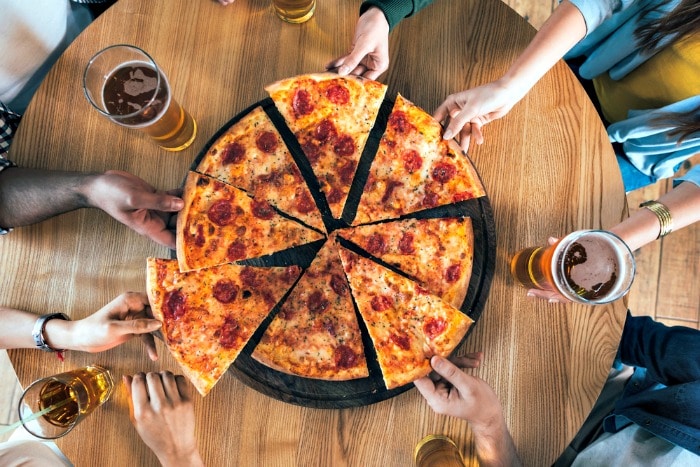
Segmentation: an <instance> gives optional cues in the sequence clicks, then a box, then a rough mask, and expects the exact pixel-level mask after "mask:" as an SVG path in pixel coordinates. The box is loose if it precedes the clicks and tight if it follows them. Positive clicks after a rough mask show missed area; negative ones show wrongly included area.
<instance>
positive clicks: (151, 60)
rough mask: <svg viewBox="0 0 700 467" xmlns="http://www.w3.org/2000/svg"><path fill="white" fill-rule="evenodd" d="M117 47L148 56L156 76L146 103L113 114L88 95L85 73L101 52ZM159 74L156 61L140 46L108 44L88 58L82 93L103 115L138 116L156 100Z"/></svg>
mask: <svg viewBox="0 0 700 467" xmlns="http://www.w3.org/2000/svg"><path fill="white" fill-rule="evenodd" d="M117 47H125V48H129V49H133V50H136V51H138V52H140V53H142V54H144V55H145V56H146V57H147V58H148V60H150V62H151V63H150V64H151V65H153V68H154V69H155V70H156V78H157V82H156V88H155V90H154V91H153V96H151V98H150V99H149V101H148V102H147V103H146V105H144V106H143V107H141V108H140V109H138V110H136V111H135V112H132V113H129V114H123V115H114V114H111V113H109V112H105V111H104V110H102V109H101V108H100V107H99V106H98V105H97V104H95V102H94V101H93V99H92V97H91V96H90V93H89V92H88V90H87V89H88V88H87V75H88V70H89V69H90V65H92V63H93V62H94V61H95V60H97V58H98V57H99V56H100V55H102V54H103V53H105V52H107V51H108V50H110V49H115V48H117ZM115 69H116V68H115ZM161 74H162V72H161V69H160V67H158V64H157V63H156V61H155V60H154V59H153V57H151V55H150V54H149V53H148V52H146V51H145V50H143V49H142V48H141V47H138V46H135V45H131V44H113V45H110V46H108V47H105V48H104V49H101V50H99V51H97V52H96V53H95V54H94V55H93V56H92V57H91V58H90V60H88V62H87V65H85V71H84V72H83V93H84V94H85V98H86V99H87V101H88V102H89V103H90V105H91V106H92V107H94V108H95V109H96V110H97V111H98V112H99V113H101V114H102V115H104V116H105V117H108V118H112V119H116V120H121V119H126V118H133V117H137V116H139V114H141V113H142V112H143V111H144V109H147V108H149V107H150V106H151V104H153V102H154V101H155V100H156V97H158V89H159V88H160V85H161ZM103 88H104V86H103Z"/></svg>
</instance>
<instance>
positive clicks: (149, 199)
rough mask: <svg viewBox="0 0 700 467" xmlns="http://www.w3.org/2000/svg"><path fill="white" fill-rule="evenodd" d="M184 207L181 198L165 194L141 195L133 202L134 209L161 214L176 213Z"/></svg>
mask: <svg viewBox="0 0 700 467" xmlns="http://www.w3.org/2000/svg"><path fill="white" fill-rule="evenodd" d="M184 206H185V202H184V201H183V200H182V198H178V197H177V196H173V195H169V194H167V193H160V192H156V193H143V194H142V195H141V196H139V197H138V199H135V200H134V208H135V209H149V210H154V211H163V212H177V211H179V210H180V209H182V208H183V207H184Z"/></svg>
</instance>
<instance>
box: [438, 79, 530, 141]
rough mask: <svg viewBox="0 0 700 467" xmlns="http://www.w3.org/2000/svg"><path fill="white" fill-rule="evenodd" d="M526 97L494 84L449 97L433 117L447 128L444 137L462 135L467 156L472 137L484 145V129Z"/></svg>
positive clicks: (449, 137) (495, 82)
mask: <svg viewBox="0 0 700 467" xmlns="http://www.w3.org/2000/svg"><path fill="white" fill-rule="evenodd" d="M523 95H524V94H523ZM523 95H521V94H520V92H516V91H515V90H512V89H511V88H509V87H506V86H504V85H502V84H500V82H499V81H494V82H493V83H488V84H485V85H483V86H479V87H476V88H473V89H468V90H466V91H462V92H458V93H456V94H451V95H449V96H447V99H445V102H443V103H442V104H440V106H439V107H438V108H437V109H436V110H435V112H434V113H433V116H434V117H435V119H436V120H437V121H439V122H444V123H445V124H446V125H447V126H446V128H445V133H444V134H443V138H444V139H451V138H453V137H455V136H459V145H460V147H461V148H462V150H463V151H464V152H465V153H466V152H467V150H468V149H469V142H470V140H471V137H472V136H474V139H475V142H476V144H481V143H483V142H484V137H483V134H482V131H481V129H482V127H483V126H484V125H486V124H487V123H489V122H491V121H493V120H496V119H498V118H501V117H503V116H504V115H506V114H507V113H508V112H509V111H510V109H512V108H513V106H514V105H515V104H516V103H517V102H518V101H519V100H520V99H522V97H523Z"/></svg>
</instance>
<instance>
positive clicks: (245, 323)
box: [146, 258, 301, 396]
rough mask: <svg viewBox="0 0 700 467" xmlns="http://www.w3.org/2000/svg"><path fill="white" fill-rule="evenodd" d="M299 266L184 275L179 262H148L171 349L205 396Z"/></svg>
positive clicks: (157, 312)
mask: <svg viewBox="0 0 700 467" xmlns="http://www.w3.org/2000/svg"><path fill="white" fill-rule="evenodd" d="M300 273H301V268H299V267H298V266H290V267H276V268H257V267H251V266H239V265H235V264H224V265H221V266H215V267H211V268H207V269H200V270H196V271H189V272H180V270H179V266H178V262H177V260H174V259H172V260H170V259H159V258H148V261H147V274H146V278H147V279H146V291H147V294H148V300H149V302H150V304H151V309H152V311H153V316H154V317H155V318H156V319H158V320H159V321H161V322H162V323H163V327H162V333H163V337H164V340H165V344H166V346H167V347H168V349H169V350H170V352H171V353H172V355H173V356H174V357H175V360H176V361H177V362H178V363H179V364H180V366H181V367H182V371H183V372H184V373H185V375H186V376H187V377H188V378H189V379H190V381H192V384H193V385H194V386H195V387H196V388H197V390H198V391H199V393H200V394H201V395H202V396H206V395H207V393H208V392H209V391H210V390H211V388H212V387H213V386H214V385H215V384H216V382H217V381H218V380H219V379H220V378H221V376H222V375H223V374H224V373H225V372H226V370H227V369H228V367H229V365H231V363H232V362H233V361H234V360H235V359H236V357H238V355H239V353H240V352H241V350H242V349H243V347H244V346H245V345H246V343H247V342H248V340H249V339H250V337H251V336H252V335H253V333H254V332H255V330H256V329H257V328H258V327H259V326H260V323H261V322H262V321H263V320H264V319H265V318H266V317H267V315H268V314H269V313H270V311H271V310H272V308H273V307H274V306H275V305H276V304H277V302H278V301H279V300H280V299H281V298H282V297H283V295H284V294H285V292H286V291H287V290H288V289H289V288H290V287H291V286H292V284H293V283H294V281H295V280H296V279H297V278H298V277H299V274H300Z"/></svg>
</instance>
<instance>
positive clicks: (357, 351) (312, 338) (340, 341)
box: [253, 235, 369, 381]
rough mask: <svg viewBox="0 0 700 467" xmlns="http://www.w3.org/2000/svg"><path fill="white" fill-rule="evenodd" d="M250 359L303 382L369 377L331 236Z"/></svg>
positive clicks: (356, 325) (343, 277)
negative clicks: (307, 380) (294, 376)
mask: <svg viewBox="0 0 700 467" xmlns="http://www.w3.org/2000/svg"><path fill="white" fill-rule="evenodd" d="M253 358H255V359H256V360H258V361H260V362H261V363H263V364H265V365H267V366H269V367H271V368H274V369H276V370H278V371H281V372H284V373H288V374H292V375H297V376H302V377H305V378H315V379H322V380H328V381H345V380H350V379H357V378H364V377H367V376H368V375H369V371H368V369H367V361H366V359H365V354H364V348H363V345H362V336H361V334H360V328H359V325H358V323H357V317H356V315H355V307H354V305H353V302H352V297H351V296H350V287H349V286H348V282H347V279H346V278H345V273H344V272H343V265H342V263H341V262H340V256H339V255H338V245H337V242H336V238H335V235H332V236H331V237H330V238H329V239H328V241H327V242H326V244H325V245H324V246H323V248H321V250H319V252H318V254H317V255H316V258H315V259H314V261H313V262H312V263H311V265H310V266H309V268H308V269H307V270H306V271H305V272H304V275H303V276H302V277H301V279H299V282H297V284H296V286H295V287H294V290H292V292H291V293H290V294H289V297H287V299H286V300H285V302H284V305H282V308H281V309H280V311H279V313H278V314H277V316H275V318H274V319H273V320H272V323H270V326H269V327H268V328H267V330H266V331H265V334H264V335H263V337H262V339H261V340H260V343H259V344H258V346H257V347H256V348H255V351H254V352H253Z"/></svg>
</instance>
